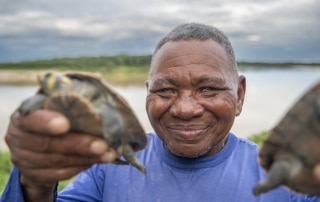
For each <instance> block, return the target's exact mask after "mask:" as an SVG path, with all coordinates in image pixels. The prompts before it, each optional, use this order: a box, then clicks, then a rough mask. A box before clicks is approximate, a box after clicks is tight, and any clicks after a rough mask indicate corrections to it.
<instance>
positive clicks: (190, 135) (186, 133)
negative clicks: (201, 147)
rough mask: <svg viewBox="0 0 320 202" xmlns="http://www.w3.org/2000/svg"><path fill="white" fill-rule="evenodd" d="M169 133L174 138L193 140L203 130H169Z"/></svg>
mask: <svg viewBox="0 0 320 202" xmlns="http://www.w3.org/2000/svg"><path fill="white" fill-rule="evenodd" d="M170 131H171V133H172V134H173V135H175V136H176V137H180V138H182V139H184V140H195V139H197V138H198V137H199V136H201V134H202V133H203V131H204V130H176V129H170Z"/></svg>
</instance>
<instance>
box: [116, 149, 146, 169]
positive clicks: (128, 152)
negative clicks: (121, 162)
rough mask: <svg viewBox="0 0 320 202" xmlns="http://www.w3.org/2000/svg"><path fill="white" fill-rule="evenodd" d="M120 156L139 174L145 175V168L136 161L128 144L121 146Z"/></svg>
mask: <svg viewBox="0 0 320 202" xmlns="http://www.w3.org/2000/svg"><path fill="white" fill-rule="evenodd" d="M122 155H123V157H124V158H125V159H126V160H127V161H128V162H129V163H130V164H132V165H133V166H134V167H136V168H137V169H138V170H139V171H140V172H142V173H146V168H145V167H144V166H143V165H142V163H141V162H140V161H139V160H138V159H137V157H136V156H135V153H134V151H133V149H132V147H131V146H130V145H129V144H125V145H122Z"/></svg>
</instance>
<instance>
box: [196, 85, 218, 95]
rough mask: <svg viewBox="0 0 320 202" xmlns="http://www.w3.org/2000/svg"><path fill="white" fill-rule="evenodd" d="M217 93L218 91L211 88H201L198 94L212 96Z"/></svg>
mask: <svg viewBox="0 0 320 202" xmlns="http://www.w3.org/2000/svg"><path fill="white" fill-rule="evenodd" d="M217 93H218V89H216V88H213V87H209V86H206V87H202V88H200V94H201V95H203V96H214V95H216V94H217Z"/></svg>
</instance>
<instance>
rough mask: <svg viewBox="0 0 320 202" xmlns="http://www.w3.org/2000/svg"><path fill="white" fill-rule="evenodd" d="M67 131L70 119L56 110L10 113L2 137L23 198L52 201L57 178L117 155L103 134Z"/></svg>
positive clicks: (106, 160) (69, 176) (64, 177)
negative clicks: (21, 189)
mask: <svg viewBox="0 0 320 202" xmlns="http://www.w3.org/2000/svg"><path fill="white" fill-rule="evenodd" d="M68 131H69V121H68V120H67V118H65V117H64V116H62V115H61V114H60V113H57V112H53V111H48V110H36V111H34V112H32V113H30V114H29V115H27V116H25V117H24V116H20V115H19V113H17V112H16V113H14V114H13V115H12V116H11V121H10V124H9V127H8V132H7V134H6V136H5V140H6V142H7V144H8V146H9V149H10V152H11V159H12V162H13V164H14V165H15V166H16V167H18V169H19V170H20V172H21V178H20V181H21V184H22V186H23V189H24V194H25V198H26V201H37V200H39V201H50V200H51V201H52V197H53V192H52V191H53V189H54V186H55V184H56V183H57V182H58V181H60V180H65V179H69V178H71V177H72V176H74V175H76V174H77V173H79V172H81V171H83V170H85V169H87V168H89V167H90V166H92V165H93V164H95V163H103V162H112V161H113V160H114V159H115V158H116V153H115V151H114V150H113V149H110V148H108V145H107V144H106V142H105V141H104V140H103V139H102V137H97V136H93V135H89V134H80V133H71V132H68ZM48 197H49V198H48Z"/></svg>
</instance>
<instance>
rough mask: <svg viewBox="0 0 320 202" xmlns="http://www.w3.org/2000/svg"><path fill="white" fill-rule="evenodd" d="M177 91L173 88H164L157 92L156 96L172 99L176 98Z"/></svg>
mask: <svg viewBox="0 0 320 202" xmlns="http://www.w3.org/2000/svg"><path fill="white" fill-rule="evenodd" d="M175 93H176V91H175V90H174V89H173V88H162V89H158V90H157V91H156V94H157V95H159V96H160V97H163V98H170V97H172V96H174V95H175Z"/></svg>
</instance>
